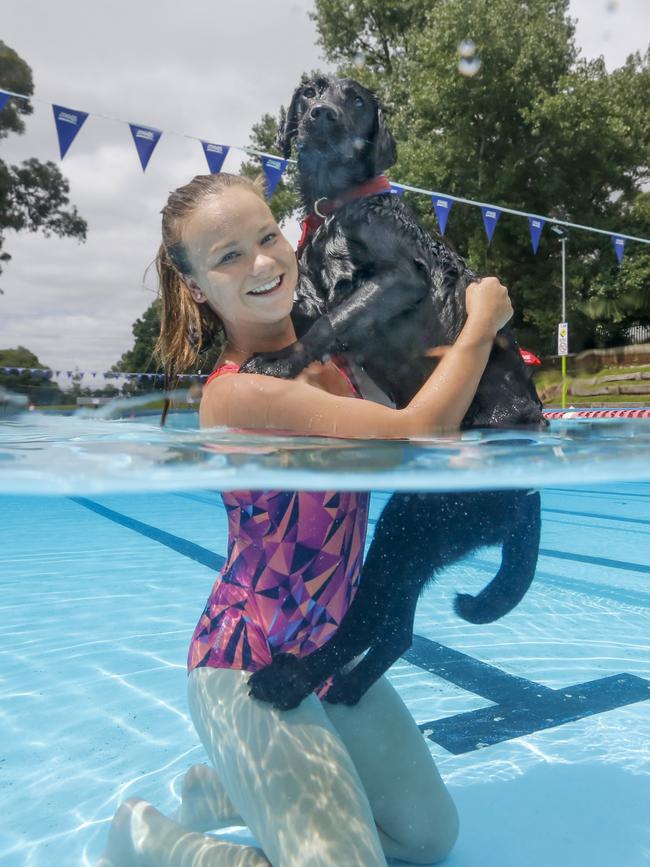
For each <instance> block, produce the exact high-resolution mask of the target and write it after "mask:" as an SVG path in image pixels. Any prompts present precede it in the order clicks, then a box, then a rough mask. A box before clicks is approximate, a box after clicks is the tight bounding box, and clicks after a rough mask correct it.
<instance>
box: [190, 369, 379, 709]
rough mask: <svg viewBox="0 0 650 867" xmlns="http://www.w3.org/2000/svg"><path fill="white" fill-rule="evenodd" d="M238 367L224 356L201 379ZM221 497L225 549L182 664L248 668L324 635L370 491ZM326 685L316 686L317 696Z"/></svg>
mask: <svg viewBox="0 0 650 867" xmlns="http://www.w3.org/2000/svg"><path fill="white" fill-rule="evenodd" d="M237 370H238V367H237V366H236V365H232V364H228V365H223V366H222V367H219V368H217V369H216V370H215V371H214V373H213V374H212V376H211V377H210V379H212V377H214V376H219V375H222V374H225V373H236V372H237ZM342 372H344V371H342ZM210 379H208V382H209V381H210ZM350 387H351V389H352V390H353V391H354V393H355V394H358V392H357V391H356V389H355V388H354V386H353V384H352V383H351V382H350ZM221 497H222V499H223V502H224V505H225V507H226V511H227V513H228V533H229V538H228V556H227V560H226V564H225V565H224V567H223V569H222V570H221V573H220V575H219V577H218V578H217V580H216V582H215V584H214V586H213V588H212V592H211V593H210V597H209V599H208V601H207V604H206V606H205V609H204V610H203V613H202V615H201V618H200V619H199V622H198V624H197V626H196V629H195V630H194V634H193V636H192V641H191V643H190V650H189V656H188V669H189V670H190V671H192V669H194V668H197V667H199V666H202V665H205V666H210V667H212V668H236V669H243V670H244V671H256V670H257V669H259V668H263V667H264V666H265V665H269V664H270V663H271V661H272V658H273V655H274V653H279V652H283V653H294V654H296V655H297V656H307V655H308V654H309V653H311V652H312V651H313V650H316V649H317V648H318V647H321V646H322V645H323V644H325V643H326V642H327V641H328V640H329V639H330V638H331V637H332V635H333V634H334V632H335V631H336V629H337V627H338V625H339V623H340V622H341V620H342V618H343V616H344V615H345V613H346V611H347V610H348V608H349V607H350V604H351V603H352V600H353V598H354V594H355V592H356V589H357V586H358V582H359V573H360V571H361V564H362V561H363V552H364V544H365V537H366V529H367V525H368V502H369V495H368V494H365V493H351V492H337V491H315V492H309V491H230V492H225V493H222V494H221ZM326 688H327V685H325V684H324V685H322V687H320V688H319V690H317V692H318V694H319V695H320V696H321V697H322V694H323V692H325V691H326Z"/></svg>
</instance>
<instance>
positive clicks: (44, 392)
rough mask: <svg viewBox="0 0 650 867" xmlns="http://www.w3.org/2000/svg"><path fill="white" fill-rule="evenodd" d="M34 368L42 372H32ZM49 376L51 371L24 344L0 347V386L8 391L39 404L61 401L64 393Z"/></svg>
mask: <svg viewBox="0 0 650 867" xmlns="http://www.w3.org/2000/svg"><path fill="white" fill-rule="evenodd" d="M3 368H8V370H5V369H3ZM34 370H42V371H43V373H33V372H32V371H34ZM51 376H52V373H51V371H50V370H48V369H47V368H46V367H45V365H43V364H41V362H40V361H39V360H38V358H37V357H36V355H34V353H33V352H30V350H29V349H26V348H25V347H24V346H18V347H16V348H15V349H0V386H2V387H4V388H6V389H7V390H8V391H13V392H14V393H16V394H24V395H26V396H27V397H28V398H29V400H30V401H31V402H32V403H34V404H38V405H41V406H42V405H44V404H53V403H62V402H64V394H63V392H62V391H61V389H60V388H59V386H58V385H57V383H56V382H51Z"/></svg>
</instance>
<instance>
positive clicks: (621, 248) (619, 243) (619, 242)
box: [612, 235, 626, 265]
mask: <svg viewBox="0 0 650 867" xmlns="http://www.w3.org/2000/svg"><path fill="white" fill-rule="evenodd" d="M612 241H613V242H614V249H615V250H616V258H617V259H618V264H619V265H620V264H621V263H622V262H623V253H624V252H625V241H626V239H625V238H620V237H619V236H618V235H614V237H613V238H612Z"/></svg>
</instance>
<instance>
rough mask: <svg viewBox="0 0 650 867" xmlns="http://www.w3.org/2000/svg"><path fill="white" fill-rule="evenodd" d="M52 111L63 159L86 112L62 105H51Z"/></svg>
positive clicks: (84, 118)
mask: <svg viewBox="0 0 650 867" xmlns="http://www.w3.org/2000/svg"><path fill="white" fill-rule="evenodd" d="M52 111H53V112H54V123H55V125H56V134H57V135H58V137H59V150H60V151H61V159H63V157H64V156H65V155H66V154H67V152H68V148H69V147H70V145H71V144H72V142H73V141H74V139H75V136H76V135H77V133H78V132H79V130H80V129H81V127H82V126H83V125H84V123H85V121H86V118H87V117H88V112H86V111H77V110H76V109H74V108H65V107H64V106H62V105H52Z"/></svg>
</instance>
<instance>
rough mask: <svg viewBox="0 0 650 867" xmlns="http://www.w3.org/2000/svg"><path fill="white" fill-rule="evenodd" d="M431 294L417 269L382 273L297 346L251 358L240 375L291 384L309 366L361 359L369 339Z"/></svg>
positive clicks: (306, 333) (358, 290) (328, 316)
mask: <svg viewBox="0 0 650 867" xmlns="http://www.w3.org/2000/svg"><path fill="white" fill-rule="evenodd" d="M428 290H429V284H428V278H427V277H426V275H425V274H424V272H423V270H422V269H418V268H416V267H415V266H413V267H409V268H401V269H396V270H394V271H387V272H384V273H382V274H381V277H377V278H376V280H365V281H364V282H363V283H361V284H360V285H359V286H358V287H357V288H356V290H355V291H354V292H353V294H352V295H350V296H349V297H348V298H346V299H345V301H342V302H341V303H340V304H338V305H337V306H336V307H334V308H333V309H332V310H330V311H329V313H327V315H325V316H321V318H320V319H318V320H317V321H316V322H315V323H314V324H313V325H312V326H311V328H309V329H308V330H307V331H306V332H305V334H303V336H302V337H301V339H300V340H298V341H297V342H296V343H293V344H291V346H288V347H286V348H285V349H283V350H281V351H280V352H265V353H259V354H257V355H253V356H252V358H250V359H249V360H248V361H247V362H246V363H245V364H243V365H242V366H241V368H240V372H241V373H264V374H266V375H267V376H277V377H280V378H282V379H292V378H293V377H294V376H297V375H298V373H300V371H301V370H302V369H303V368H304V367H306V366H307V365H308V364H309V363H310V362H312V361H322V360H323V359H324V358H326V357H327V356H329V355H332V354H333V353H335V352H341V351H350V352H353V353H361V354H363V352H364V350H365V351H366V352H367V349H368V334H371V333H373V330H374V329H377V328H378V326H379V325H381V324H383V323H386V322H389V321H390V320H391V319H392V318H393V317H395V316H397V315H398V314H400V313H404V311H405V310H408V309H409V308H410V307H413V306H414V305H415V304H417V303H418V302H419V301H421V300H422V299H423V298H424V297H426V294H427V292H428Z"/></svg>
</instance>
